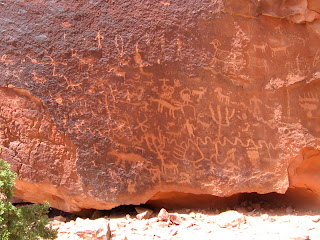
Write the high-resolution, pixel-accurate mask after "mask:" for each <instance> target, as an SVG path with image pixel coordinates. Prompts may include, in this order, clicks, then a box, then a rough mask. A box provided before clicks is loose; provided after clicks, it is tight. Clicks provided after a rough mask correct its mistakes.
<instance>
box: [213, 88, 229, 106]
mask: <svg viewBox="0 0 320 240" xmlns="http://www.w3.org/2000/svg"><path fill="white" fill-rule="evenodd" d="M214 92H215V93H217V98H218V100H219V102H221V103H226V104H229V102H230V97H229V96H227V95H224V94H223V93H222V88H220V87H218V88H216V89H215V90H214Z"/></svg>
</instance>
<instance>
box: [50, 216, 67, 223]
mask: <svg viewBox="0 0 320 240" xmlns="http://www.w3.org/2000/svg"><path fill="white" fill-rule="evenodd" d="M53 220H55V221H59V222H66V221H67V219H66V218H65V217H63V216H55V217H54V218H53Z"/></svg>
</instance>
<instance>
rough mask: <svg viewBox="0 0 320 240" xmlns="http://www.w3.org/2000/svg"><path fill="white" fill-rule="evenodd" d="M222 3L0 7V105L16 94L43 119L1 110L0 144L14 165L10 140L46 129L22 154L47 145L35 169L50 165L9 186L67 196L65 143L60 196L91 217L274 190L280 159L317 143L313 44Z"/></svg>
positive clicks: (304, 31) (310, 38)
mask: <svg viewBox="0 0 320 240" xmlns="http://www.w3.org/2000/svg"><path fill="white" fill-rule="evenodd" d="M261 2H265V1H261ZM230 3H231V1H223V0H217V1H206V0H200V1H191V0H188V1H184V2H179V1H174V2H170V3H169V2H168V4H163V3H161V1H152V0H150V1H145V2H143V3H142V2H141V1H138V0H133V1H126V0H120V1H96V2H95V3H94V2H93V1H89V2H85V3H84V2H82V1H65V0H62V1H59V3H58V2H52V1H50V2H41V1H40V2H39V1H38V2H24V1H22V2H19V3H17V2H15V1H7V2H6V3H4V5H2V4H0V11H1V15H0V20H1V21H2V22H3V24H4V25H3V26H5V28H6V31H5V32H4V33H3V34H4V36H3V38H1V39H0V41H1V43H2V44H1V45H0V72H1V76H0V84H1V86H2V87H3V89H5V90H3V91H6V94H7V95H4V97H6V96H9V95H10V93H11V92H12V91H19V90H21V89H22V90H23V91H27V92H28V93H29V95H28V96H29V97H30V98H31V97H34V99H38V100H37V101H38V104H39V106H41V107H39V108H40V109H41V111H43V112H45V114H46V118H45V119H41V118H40V117H38V115H37V116H36V117H33V115H32V114H31V115H30V113H33V112H34V111H35V110H34V108H33V106H30V105H28V104H21V105H19V106H21V107H16V108H17V110H10V107H8V106H7V104H8V103H7V102H6V101H5V100H2V101H0V104H1V105H0V113H1V115H0V120H1V121H0V129H1V131H0V140H1V146H0V147H2V148H4V149H7V150H8V151H9V152H10V151H13V152H14V153H15V154H16V155H15V156H20V155H19V154H22V153H21V151H20V150H19V149H18V148H16V147H15V144H16V141H18V140H17V139H19V141H18V142H23V140H22V139H21V136H22V135H23V134H24V132H28V133H29V132H32V131H33V129H37V130H39V131H40V130H41V131H42V130H43V131H45V130H46V131H47V132H49V133H50V134H49V133H48V134H49V135H50V136H49V135H45V136H41V138H40V137H39V136H38V135H39V134H38V135H37V139H38V138H39V139H38V140H37V141H38V143H37V144H31V143H30V144H29V145H28V144H27V145H26V146H25V148H24V150H26V152H32V153H34V154H40V153H43V152H44V151H45V150H46V149H49V148H52V149H53V150H50V151H49V150H48V151H49V152H50V154H49V155H50V156H47V155H44V157H45V158H46V159H44V160H43V161H49V162H50V164H53V165H52V166H56V165H57V166H59V168H55V167H52V168H50V171H49V170H48V174H47V176H46V177H47V178H46V179H44V178H43V177H40V175H39V177H38V178H37V177H36V178H30V177H28V176H26V175H23V174H20V178H21V179H23V180H24V181H30V182H34V183H43V182H46V183H48V182H49V183H50V184H51V186H52V187H53V188H55V187H56V186H59V187H65V185H66V184H67V182H68V181H67V180H68V174H69V175H70V174H71V173H69V172H68V171H70V169H69V168H70V167H69V168H68V171H67V170H66V169H65V167H64V166H67V164H70V163H69V162H68V161H67V160H66V159H65V158H66V157H62V156H65V154H67V152H68V151H69V150H68V147H70V146H72V147H73V148H72V149H73V151H74V152H72V154H73V155H72V158H71V157H70V159H68V160H70V161H71V159H72V161H71V162H72V164H73V165H72V169H73V170H72V171H73V174H75V175H76V177H75V179H77V180H75V181H76V182H77V184H79V186H80V187H79V189H78V192H77V193H75V192H73V191H72V190H70V196H79V192H80V193H81V194H83V195H86V196H87V197H88V198H91V199H95V200H96V202H94V203H93V204H96V205H94V206H92V208H95V207H96V208H101V209H103V208H108V206H111V205H112V206H114V205H117V204H139V203H142V202H146V201H147V200H148V199H149V198H150V197H152V196H153V195H154V194H155V193H157V192H159V191H185V192H192V193H198V194H213V195H218V196H229V195H232V194H235V193H239V192H246V191H249V192H261V193H267V192H280V193H283V192H285V191H286V189H287V187H288V185H289V183H288V177H287V167H288V164H289V161H290V159H291V158H292V157H293V156H295V155H296V154H297V153H298V152H299V150H300V149H301V148H302V147H306V146H312V147H315V148H318V147H319V134H320V126H319V122H320V121H319V112H320V109H319V99H320V96H319V92H320V89H319V79H320V78H319V76H320V75H319V62H320V61H319V52H320V49H319V42H318V40H319V36H318V35H317V33H316V32H314V31H311V30H310V29H309V28H307V27H306V26H305V25H298V24H293V23H292V22H290V21H287V20H286V19H283V18H284V17H283V16H282V15H281V19H283V20H280V18H279V19H276V18H275V17H273V18H271V17H267V16H265V15H264V14H260V13H259V11H260V10H261V9H263V8H264V4H263V3H259V4H260V5H259V4H258V3H257V6H251V5H250V8H253V9H251V10H252V12H255V11H257V13H258V14H257V15H256V16H255V17H250V18H247V17H244V16H245V15H241V14H231V12H232V11H231V10H230ZM237 6H238V5H236V6H235V7H234V10H237V11H239V12H242V10H241V11H240V10H239V9H238V7H237ZM265 7H266V8H267V12H268V13H270V12H269V11H271V10H270V9H269V7H268V6H265ZM279 8H281V7H280V6H279ZM31 9H36V12H34V11H33V10H32V11H31ZM228 9H229V10H228ZM281 9H282V8H281ZM226 10H228V11H226ZM281 11H285V10H283V9H282V10H281ZM22 12H26V14H22V15H21V14H20V13H22ZM269 15H270V14H269ZM248 16H249V15H248ZM8 19H9V20H10V21H9V20H8ZM21 26H25V28H22V27H21ZM17 29H18V30H19V31H18V30H17ZM21 34H22V35H21ZM16 95H17V94H16ZM18 95H19V94H18ZM10 96H11V95H10ZM17 98H18V96H16V97H15V98H8V99H9V102H15V101H16V100H15V99H17ZM19 101H20V100H19ZM16 111H18V112H19V115H14V116H12V114H14V113H15V112H16ZM34 118H36V120H34ZM21 119H22V120H21ZM25 119H30V121H29V120H28V121H27V120H25ZM18 123H19V124H18ZM47 125H48V126H54V128H53V127H51V128H48V129H46V126H47ZM21 129H24V130H23V131H22V130H21ZM9 132H11V133H12V132H14V133H15V134H14V135H15V136H16V137H15V138H13V137H8V136H9V135H10V134H9ZM302 132H304V133H305V134H304V135H303V134H302V135H303V141H302V140H301V141H298V142H295V138H298V136H300V137H301V136H302V135H301V133H302ZM290 133H291V134H290ZM11 135H12V134H11ZM11 135H10V136H11ZM51 135H52V136H51ZM28 136H29V135H28ZM52 137H59V138H62V140H61V141H59V142H55V141H53V140H52V139H51V138H52ZM292 138H293V139H292ZM33 141H36V140H34V139H33V140H28V141H27V142H33ZM66 141H67V142H68V144H69V145H68V144H67V145H66ZM42 142H45V143H47V148H44V146H43V143H42ZM294 142H295V143H294ZM23 143H24V142H23ZM56 145H58V146H56ZM14 149H18V150H14ZM15 151H16V152H15ZM6 156H7V155H3V157H5V158H7V159H8V160H9V161H11V162H13V161H14V160H13V158H8V157H6ZM30 159H31V160H32V161H35V162H32V163H30V161H31V160H30ZM38 159H39V157H36V156H33V155H30V156H28V157H22V156H21V157H19V163H20V164H26V165H28V166H29V165H30V164H31V165H30V166H36V161H39V160H38ZM50 164H48V166H51V165H50ZM61 176H62V177H61ZM42 197H43V196H42ZM61 201H66V202H67V203H66V204H68V201H70V200H61ZM75 202H77V201H76V200H74V202H73V204H74V205H77V203H75ZM98 202H99V203H98ZM100 203H108V204H111V205H103V204H100ZM59 206H60V205H59ZM59 206H58V207H59ZM63 206H64V205H63ZM81 206H83V205H81ZM81 206H80V204H79V208H81ZM60 208H63V207H60ZM88 208H90V207H88Z"/></svg>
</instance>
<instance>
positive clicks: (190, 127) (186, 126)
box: [183, 119, 196, 138]
mask: <svg viewBox="0 0 320 240" xmlns="http://www.w3.org/2000/svg"><path fill="white" fill-rule="evenodd" d="M183 129H186V130H187V132H188V135H189V137H191V138H194V133H193V131H194V130H195V129H196V127H195V126H194V125H193V124H191V123H190V121H189V119H186V123H185V124H184V126H183Z"/></svg>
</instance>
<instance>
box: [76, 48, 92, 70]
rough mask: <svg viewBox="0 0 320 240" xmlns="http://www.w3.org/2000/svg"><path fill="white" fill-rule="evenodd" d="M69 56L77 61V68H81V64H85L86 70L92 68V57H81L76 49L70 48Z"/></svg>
mask: <svg viewBox="0 0 320 240" xmlns="http://www.w3.org/2000/svg"><path fill="white" fill-rule="evenodd" d="M71 56H72V57H75V58H76V59H78V61H79V70H80V71H82V70H83V66H87V67H88V70H93V63H94V61H95V59H94V58H83V57H80V56H79V55H78V52H77V51H76V50H73V49H71Z"/></svg>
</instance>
